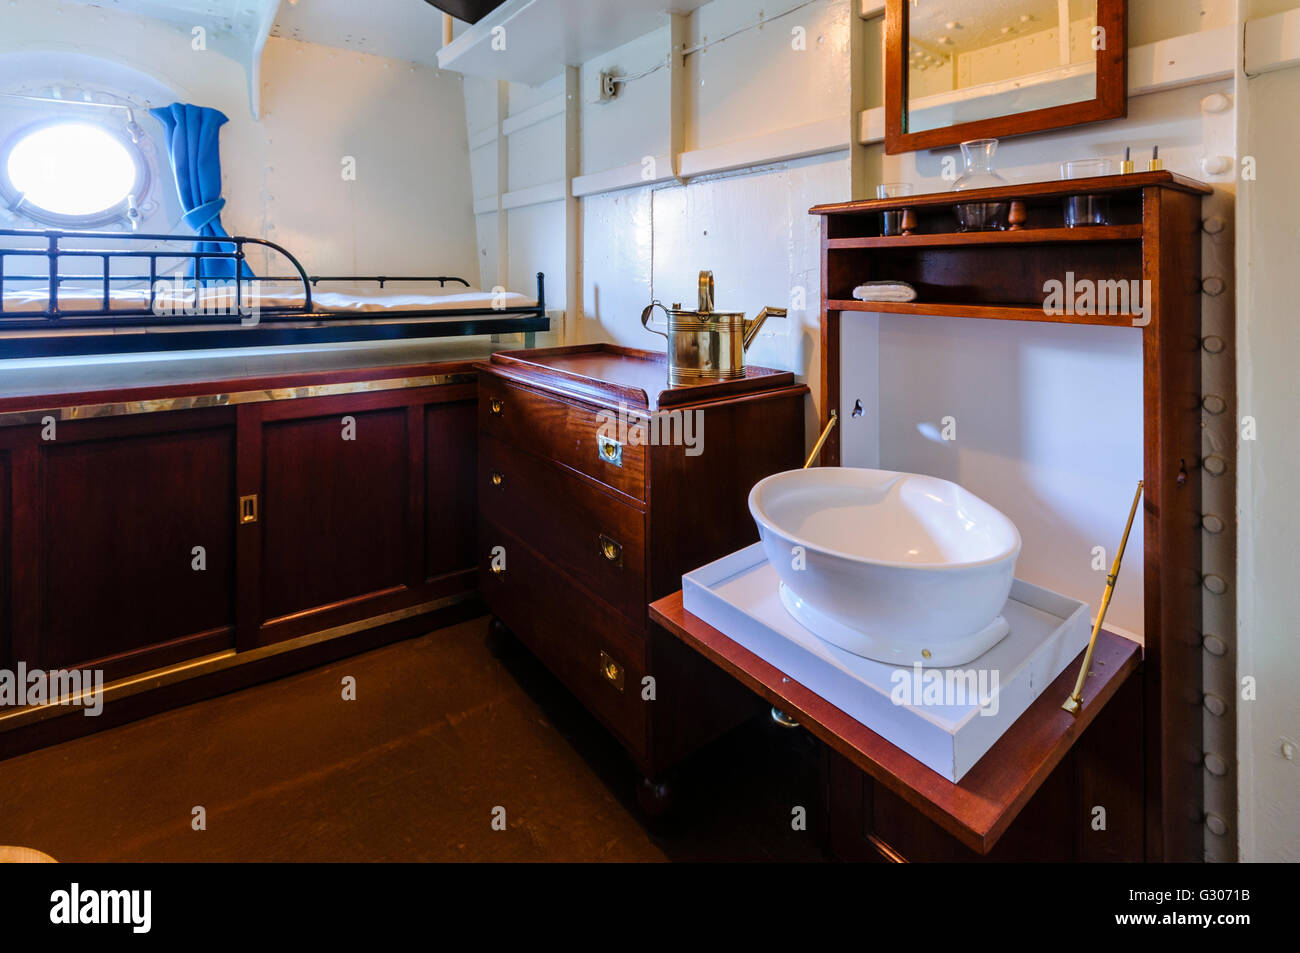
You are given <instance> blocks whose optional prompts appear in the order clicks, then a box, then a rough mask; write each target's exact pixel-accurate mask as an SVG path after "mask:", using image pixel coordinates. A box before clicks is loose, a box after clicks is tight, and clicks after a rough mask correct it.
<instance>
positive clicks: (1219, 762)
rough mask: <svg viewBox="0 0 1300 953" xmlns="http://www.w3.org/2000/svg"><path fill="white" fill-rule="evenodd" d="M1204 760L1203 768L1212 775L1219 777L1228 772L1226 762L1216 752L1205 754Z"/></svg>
mask: <svg viewBox="0 0 1300 953" xmlns="http://www.w3.org/2000/svg"><path fill="white" fill-rule="evenodd" d="M1204 761H1205V770H1206V771H1209V772H1210V774H1212V775H1214V776H1215V777H1216V778H1221V777H1223V776H1224V775H1225V774H1227V773H1228V762H1226V761H1224V760H1223V758H1222V757H1221V756H1219V755H1217V754H1206V755H1205V758H1204Z"/></svg>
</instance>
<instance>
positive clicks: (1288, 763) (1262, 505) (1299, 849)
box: [1236, 0, 1300, 862]
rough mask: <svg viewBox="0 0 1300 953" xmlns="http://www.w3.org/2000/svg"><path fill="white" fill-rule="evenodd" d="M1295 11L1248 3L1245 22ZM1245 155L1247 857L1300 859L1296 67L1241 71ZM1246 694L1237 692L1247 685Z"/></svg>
mask: <svg viewBox="0 0 1300 953" xmlns="http://www.w3.org/2000/svg"><path fill="white" fill-rule="evenodd" d="M1294 7H1295V4H1294V3H1279V2H1276V0H1272V2H1267V0H1241V2H1240V4H1239V10H1240V14H1241V20H1242V21H1245V20H1246V19H1247V17H1264V16H1267V15H1270V14H1274V13H1279V12H1282V11H1284V10H1288V9H1292V8H1294ZM1237 88H1238V94H1239V109H1238V112H1239V135H1240V143H1241V154H1242V156H1243V157H1245V156H1252V157H1253V158H1254V159H1255V162H1256V163H1257V168H1258V178H1257V179H1256V180H1255V181H1243V182H1242V184H1241V189H1240V203H1239V207H1238V220H1237V233H1238V246H1237V267H1238V285H1237V288H1238V291H1237V307H1238V313H1239V320H1238V323H1237V335H1238V337H1237V373H1238V388H1239V390H1238V403H1239V410H1240V414H1241V416H1242V417H1243V418H1244V417H1247V416H1249V417H1253V418H1254V420H1255V422H1256V424H1257V427H1258V438H1257V439H1255V440H1242V441H1240V444H1239V446H1240V459H1239V465H1240V476H1239V493H1238V501H1239V516H1240V539H1239V542H1238V545H1239V562H1238V570H1237V577H1236V581H1237V585H1238V587H1239V589H1240V596H1239V599H1238V612H1239V629H1238V633H1239V635H1238V663H1237V667H1238V672H1239V675H1240V677H1242V678H1247V677H1249V678H1251V679H1254V680H1255V681H1256V683H1257V689H1256V692H1257V694H1256V700H1254V701H1245V700H1243V701H1240V702H1239V703H1238V709H1239V714H1238V721H1237V726H1238V751H1237V753H1238V760H1239V771H1240V790H1241V796H1240V804H1241V854H1242V858H1243V859H1245V860H1257V861H1291V862H1295V861H1300V760H1298V759H1300V753H1295V754H1294V755H1293V757H1292V758H1290V759H1288V758H1287V757H1285V755H1284V749H1285V746H1286V745H1287V743H1288V742H1289V743H1290V744H1291V745H1292V746H1293V748H1294V747H1300V692H1298V691H1297V689H1296V684H1297V681H1300V638H1298V637H1297V630H1296V620H1297V619H1298V618H1300V586H1297V585H1296V535H1297V530H1298V529H1300V502H1298V501H1297V499H1296V496H1295V488H1296V484H1297V474H1300V431H1298V430H1297V427H1296V408H1297V407H1300V375H1298V374H1297V372H1296V363H1297V360H1298V359H1300V325H1298V324H1297V322H1296V306H1295V302H1296V287H1295V275H1296V260H1297V258H1298V257H1300V233H1298V232H1297V228H1296V223H1297V222H1300V193H1297V190H1296V188H1295V175H1294V166H1295V147H1296V142H1297V139H1298V137H1300V117H1297V114H1296V103H1297V102H1300V70H1297V69H1295V68H1294V67H1293V68H1290V69H1283V70H1279V71H1277V72H1267V73H1263V74H1262V75H1258V76H1254V77H1251V78H1247V77H1246V76H1245V75H1244V74H1243V75H1241V76H1240V77H1239V78H1238V86H1237ZM1239 697H1240V693H1239Z"/></svg>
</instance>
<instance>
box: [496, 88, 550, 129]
mask: <svg viewBox="0 0 1300 953" xmlns="http://www.w3.org/2000/svg"><path fill="white" fill-rule="evenodd" d="M562 112H564V96H563V95H560V96H552V97H551V98H550V99H544V100H542V101H541V102H540V103H538V104H537V105H535V106H529V107H528V108H527V109H521V110H519V111H518V112H513V113H511V114H510V115H509V116H507V117H506V119H505V121H504V122H503V123H501V131H502V132H503V133H505V134H506V135H507V136H510V135H514V134H515V133H517V132H518V131H519V130H521V129H527V128H528V127H529V126H531V125H533V124H534V123H539V122H541V121H542V120H543V119H549V118H551V117H552V116H558V115H559V114H560V113H562Z"/></svg>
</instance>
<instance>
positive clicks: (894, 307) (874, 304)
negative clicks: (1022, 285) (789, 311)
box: [826, 298, 1141, 328]
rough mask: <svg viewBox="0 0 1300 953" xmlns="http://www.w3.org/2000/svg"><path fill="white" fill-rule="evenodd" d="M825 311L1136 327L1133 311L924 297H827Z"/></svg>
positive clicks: (1135, 315)
mask: <svg viewBox="0 0 1300 953" xmlns="http://www.w3.org/2000/svg"><path fill="white" fill-rule="evenodd" d="M826 310H827V311H867V312H871V313H873V314H916V315H921V316H924V317H932V318H936V317H937V318H985V319H989V320H996V321H1042V322H1043V323H1045V324H1084V325H1098V326H1101V327H1108V328H1131V327H1140V325H1134V323H1133V322H1134V321H1135V320H1138V319H1140V318H1141V315H1137V314H1044V313H1043V306H1042V305H1040V304H940V303H937V302H927V301H859V300H857V299H856V298H831V299H829V300H827V302H826Z"/></svg>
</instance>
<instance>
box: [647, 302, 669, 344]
mask: <svg viewBox="0 0 1300 953" xmlns="http://www.w3.org/2000/svg"><path fill="white" fill-rule="evenodd" d="M655 308H658V309H659V310H660V311H662V312H663V313H664V317H665V318H666V317H668V309H667V308H665V307H664V306H663V305H662V304H661V303H660V302H659V301H658V300H655V301H651V302H650V303H649V304H648V305H646V306H645V310H644V311H642V312H641V327H643V328H645V329H646V330H647V331H649V332H650V333H651V334H657V335H659V336H660V337H661V338H663V339H664V340H668V335H667V334H666V333H664V332H663V331H656V330H655V329H654V328H652V327H650V315H651V314H652V313H653V312H654V309H655Z"/></svg>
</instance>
